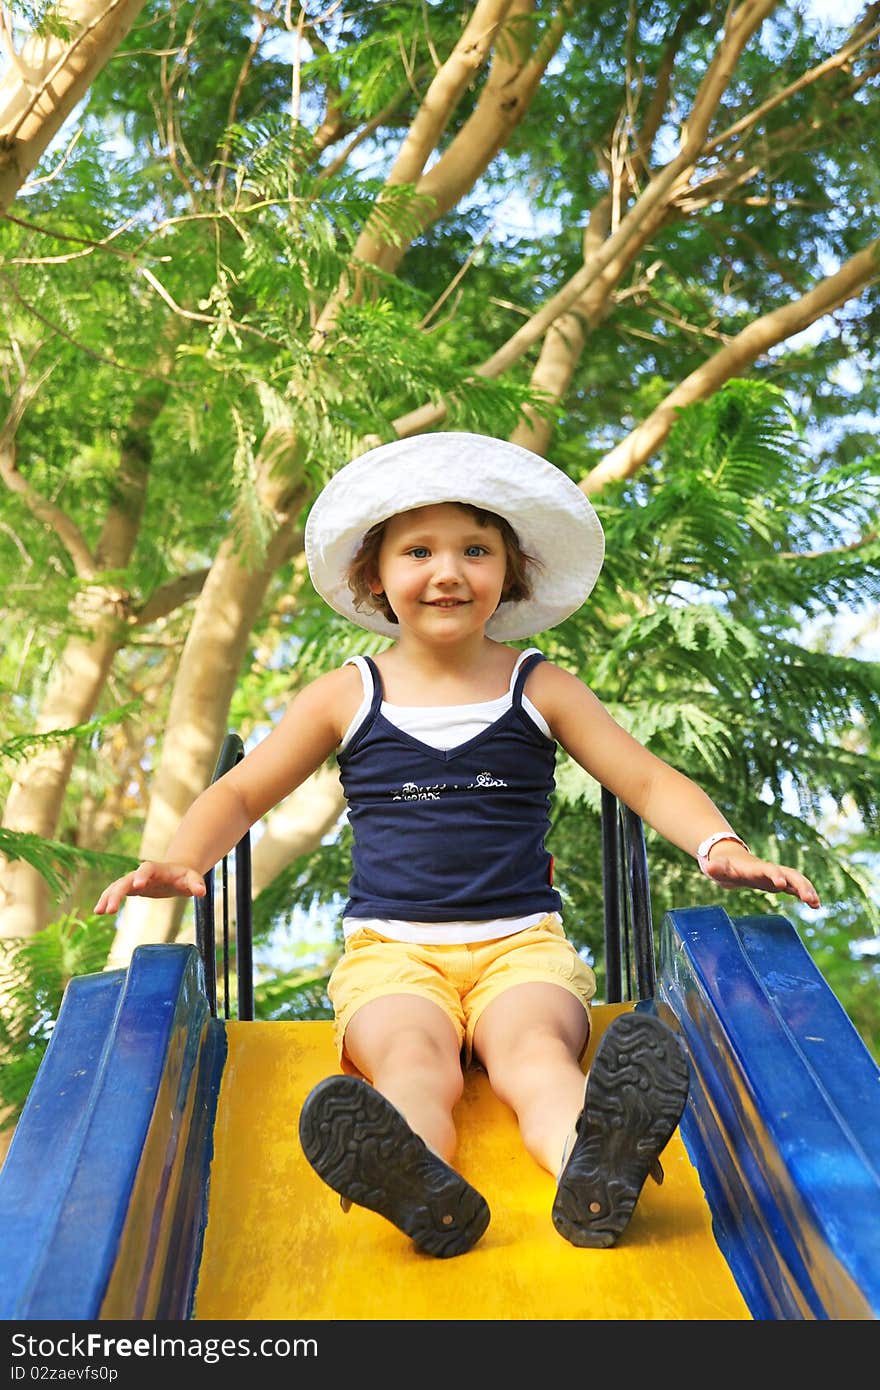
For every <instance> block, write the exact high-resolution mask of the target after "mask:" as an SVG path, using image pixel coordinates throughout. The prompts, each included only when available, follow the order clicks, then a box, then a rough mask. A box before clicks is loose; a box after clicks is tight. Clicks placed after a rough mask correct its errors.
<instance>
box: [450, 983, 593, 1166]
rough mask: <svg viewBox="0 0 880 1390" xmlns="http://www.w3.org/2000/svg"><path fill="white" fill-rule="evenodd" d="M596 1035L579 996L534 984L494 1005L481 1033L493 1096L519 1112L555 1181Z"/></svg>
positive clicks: (478, 1044)
mask: <svg viewBox="0 0 880 1390" xmlns="http://www.w3.org/2000/svg"><path fill="white" fill-rule="evenodd" d="M589 1028H590V1021H589V1016H588V1014H587V1012H586V1010H585V1009H584V1006H583V1004H581V1002H580V1000H579V999H577V998H576V997H575V995H573V994H571V993H570V992H569V991H568V990H567V989H564V988H563V987H562V986H561V985H552V984H541V983H535V984H522V985H513V986H512V987H511V988H510V989H508V990H505V992H504V993H503V994H501V995H499V996H498V998H497V999H493V1000H492V1003H491V1004H489V1005H488V1006H487V1007H486V1009H485V1010H484V1012H483V1013H482V1014H481V1016H480V1018H479V1020H478V1022H477V1026H476V1029H475V1030H474V1052H475V1053H476V1055H477V1057H478V1058H479V1060H480V1061H481V1062H482V1064H483V1066H484V1067H485V1068H486V1071H487V1073H488V1075H489V1082H490V1085H491V1086H492V1090H493V1091H494V1092H495V1094H496V1095H497V1096H498V1098H499V1099H500V1100H503V1101H504V1102H505V1104H507V1105H509V1106H510V1108H511V1109H512V1110H513V1111H514V1113H515V1115H516V1117H517V1120H518V1122H519V1128H520V1133H521V1134H522V1138H523V1143H524V1144H525V1146H526V1148H527V1149H528V1151H529V1153H530V1154H531V1155H532V1158H534V1159H535V1160H536V1161H537V1162H538V1163H540V1165H541V1167H542V1168H546V1169H547V1171H548V1172H549V1173H552V1174H553V1176H554V1177H557V1176H558V1174H559V1169H560V1166H561V1163H562V1156H563V1150H564V1148H565V1143H566V1140H567V1139H568V1136H569V1134H570V1133H571V1130H572V1128H573V1126H574V1123H575V1121H576V1119H577V1117H578V1115H579V1114H580V1112H581V1110H582V1109H583V1104H584V1074H583V1071H582V1070H581V1065H580V1060H579V1059H580V1056H581V1054H582V1052H583V1050H584V1047H585V1045H586V1042H587V1038H588V1036H589Z"/></svg>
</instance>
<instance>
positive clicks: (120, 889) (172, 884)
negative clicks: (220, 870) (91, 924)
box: [92, 860, 206, 916]
mask: <svg viewBox="0 0 880 1390" xmlns="http://www.w3.org/2000/svg"><path fill="white" fill-rule="evenodd" d="M205 891H206V890H205V880H204V879H203V878H202V875H201V874H199V873H196V871H195V869H190V868H189V867H188V866H187V865H186V864H156V863H153V862H152V861H151V860H147V861H146V862H145V863H143V864H139V865H138V867H137V868H136V869H134V870H132V872H131V873H130V874H124V875H123V876H122V878H117V879H116V880H115V882H113V883H111V884H110V886H109V888H105V889H104V891H103V893H102V894H101V896H100V898H99V899H98V901H97V902H96V903H95V906H94V907H93V908H92V911H93V912H94V913H96V914H97V915H98V916H101V915H102V914H103V913H106V912H118V910H119V908H120V907H121V906H122V902H123V900H124V899H125V898H128V897H134V898H203V897H204V896H205Z"/></svg>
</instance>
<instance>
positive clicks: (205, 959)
mask: <svg viewBox="0 0 880 1390" xmlns="http://www.w3.org/2000/svg"><path fill="white" fill-rule="evenodd" d="M243 757H244V744H243V743H242V741H241V739H240V738H239V736H238V734H227V735H226V737H225V739H224V740H223V746H222V748H221V749H220V756H219V757H218V759H217V766H216V767H215V769H214V776H213V777H212V778H211V781H212V783H214V782H216V781H217V780H218V779H219V778H220V777H222V776H223V775H224V773H226V772H229V770H230V768H233V767H235V765H236V763H239V762H241V760H242V758H243ZM232 854H233V855H234V862H235V971H236V989H237V993H236V1000H237V1012H238V1017H239V1019H241V1020H247V1021H250V1020H252V1019H253V1017H254V960H253V906H252V898H253V894H252V881H251V837H250V831H246V833H245V834H244V835H243V836H242V838H241V839H240V840H239V842H238V844H237V845H236V846H235V849H234V850H233V851H232ZM216 868H217V866H216V865H215V866H214V868H212V869H209V870H208V872H207V873H206V874H205V888H206V892H205V896H204V897H203V898H195V899H193V902H194V905H195V917H196V946H197V947H198V951H199V955H200V956H201V958H202V964H203V966H204V971H205V993H206V994H207V996H208V1004H209V1006H210V1009H211V1014H212V1016H213V1017H214V1018H216V1016H217V941H216V923H215V911H214V875H215V871H216ZM220 874H221V886H222V916H223V936H222V941H223V1016H224V1018H229V1017H230V1008H231V1005H230V990H229V855H228V854H226V855H224V856H223V859H222V860H221V861H220Z"/></svg>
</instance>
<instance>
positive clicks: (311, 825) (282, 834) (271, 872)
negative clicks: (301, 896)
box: [251, 765, 345, 898]
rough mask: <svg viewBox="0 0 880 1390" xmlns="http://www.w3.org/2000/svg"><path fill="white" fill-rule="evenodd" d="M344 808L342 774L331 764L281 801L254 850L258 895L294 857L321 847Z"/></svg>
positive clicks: (254, 882) (253, 878) (253, 869)
mask: <svg viewBox="0 0 880 1390" xmlns="http://www.w3.org/2000/svg"><path fill="white" fill-rule="evenodd" d="M344 809H345V797H344V796H343V795H342V787H341V785H340V782H339V773H338V771H337V769H336V768H335V767H331V766H329V765H327V766H325V767H320V768H318V771H317V772H313V773H312V775H311V777H309V778H308V779H307V780H306V781H305V782H303V784H302V786H301V787H297V789H296V791H294V792H292V793H291V794H290V796H288V797H286V798H285V799H284V801H282V802H280V803H279V805H278V806H276V807H275V810H274V811H272V812H271V813H270V814H269V815H268V816H267V817H266V819H265V822H264V824H263V830H262V834H261V835H260V837H259V839H258V840H256V843H255V844H254V846H253V849H252V850H251V882H252V886H253V895H254V897H255V898H256V896H257V895H258V894H259V893H261V892H262V891H263V889H264V888H267V887H268V886H269V884H270V883H271V882H272V881H273V879H275V878H277V877H278V875H279V874H280V873H281V872H282V871H283V870H284V869H286V868H287V866H288V864H290V863H291V861H292V860H294V859H297V858H299V856H300V855H301V854H308V853H309V852H310V851H311V850H313V849H317V847H318V845H319V844H320V843H321V841H322V840H323V838H324V836H325V835H326V834H328V833H329V831H331V830H332V829H333V827H334V825H335V824H336V822H337V821H338V820H339V817H340V816H341V815H342V812H343V810H344Z"/></svg>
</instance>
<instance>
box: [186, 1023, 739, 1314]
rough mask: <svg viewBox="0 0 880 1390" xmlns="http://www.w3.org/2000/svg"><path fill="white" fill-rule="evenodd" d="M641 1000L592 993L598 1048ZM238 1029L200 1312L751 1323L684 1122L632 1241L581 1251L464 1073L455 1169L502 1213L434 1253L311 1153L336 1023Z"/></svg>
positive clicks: (216, 1163)
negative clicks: (347, 1188) (444, 1255)
mask: <svg viewBox="0 0 880 1390" xmlns="http://www.w3.org/2000/svg"><path fill="white" fill-rule="evenodd" d="M631 1007H632V1006H631V1005H629V1004H612V1005H597V1006H594V1008H593V1034H592V1039H591V1044H590V1046H591V1049H592V1048H593V1047H595V1044H596V1042H597V1041H598V1039H599V1037H600V1036H601V1034H602V1031H603V1029H604V1028H605V1027H606V1026H607V1025H608V1023H609V1022H610V1021H611V1019H612V1018H613V1017H614V1016H615V1015H616V1014H618V1013H620V1012H622V1011H625V1010H627V1009H629V1008H631ZM226 1027H227V1040H228V1049H229V1050H228V1057H227V1061H226V1067H225V1070H224V1074H223V1080H222V1084H221V1088H220V1096H219V1101H218V1110H217V1119H216V1125H215V1131H214V1157H213V1162H212V1167H211V1175H210V1187H209V1202H208V1219H207V1226H206V1230H205V1241H204V1250H203V1255H202V1262H201V1268H200V1273H199V1281H198V1287H197V1290H196V1297H195V1307H194V1317H195V1318H196V1319H199V1320H210V1319H218V1320H220V1319H222V1320H225V1319H244V1320H256V1319H266V1320H284V1321H295V1320H300V1319H301V1320H304V1321H305V1320H310V1319H341V1320H364V1319H370V1320H373V1319H376V1320H397V1319H408V1320H412V1319H417V1320H432V1321H435V1320H443V1319H455V1320H459V1319H468V1320H477V1319H482V1320H496V1319H522V1320H525V1321H531V1320H557V1319H577V1320H583V1319H599V1320H615V1321H617V1320H628V1321H638V1320H662V1321H670V1320H676V1319H681V1320H686V1321H694V1320H702V1319H706V1320H711V1321H730V1320H751V1314H750V1313H749V1310H748V1308H747V1306H746V1304H745V1301H744V1300H743V1298H742V1295H741V1294H740V1293H739V1290H738V1289H737V1287H736V1284H735V1282H734V1280H733V1276H732V1275H731V1273H730V1270H729V1269H728V1266H727V1264H726V1262H725V1260H724V1257H723V1255H722V1254H721V1252H720V1250H719V1249H718V1247H717V1245H716V1244H715V1240H714V1237H713V1235H712V1229H711V1221H710V1215H709V1208H708V1205H707V1203H706V1199H705V1197H704V1195H703V1191H702V1188H701V1186H700V1182H699V1178H698V1175H697V1173H696V1171H695V1169H694V1168H693V1167H692V1165H691V1162H690V1160H689V1158H688V1156H687V1153H686V1151H685V1149H684V1146H683V1144H682V1142H681V1139H680V1137H679V1135H678V1133H677V1132H676V1134H674V1135H673V1137H672V1139H671V1140H670V1142H669V1144H668V1145H667V1147H666V1150H665V1152H664V1154H663V1167H664V1171H665V1175H666V1177H665V1182H664V1183H663V1185H662V1187H658V1186H657V1185H656V1184H655V1183H654V1182H652V1181H651V1180H650V1179H649V1180H648V1182H647V1183H646V1184H645V1188H644V1190H643V1193H642V1196H641V1198H640V1200H639V1204H638V1207H637V1209H636V1212H635V1214H634V1216H633V1218H632V1221H631V1222H630V1225H629V1226H628V1228H627V1230H626V1232H625V1234H624V1235H623V1237H622V1238H621V1241H620V1243H619V1244H618V1245H617V1246H615V1247H613V1248H612V1249H610V1250H579V1249H576V1248H575V1247H574V1246H572V1245H569V1244H568V1242H567V1241H565V1240H563V1239H562V1237H561V1236H559V1235H557V1233H556V1231H555V1230H554V1228H553V1225H552V1223H551V1220H550V1208H551V1206H552V1203H553V1195H554V1191H555V1184H554V1181H553V1179H552V1178H551V1177H550V1175H549V1174H548V1173H545V1172H543V1170H542V1169H540V1168H539V1167H538V1166H537V1164H535V1163H534V1162H533V1160H532V1159H531V1158H530V1157H529V1156H528V1154H527V1153H526V1152H525V1150H524V1148H523V1146H522V1143H521V1140H520V1138H519V1134H518V1131H517V1127H516V1122H515V1120H514V1117H513V1115H512V1114H511V1112H510V1111H509V1110H508V1109H507V1107H506V1106H504V1105H502V1104H501V1102H500V1101H498V1100H497V1099H496V1098H495V1097H494V1096H493V1094H492V1092H491V1090H490V1088H489V1084H488V1081H487V1079H486V1077H485V1075H484V1074H483V1073H482V1072H479V1071H474V1072H472V1073H470V1074H469V1076H468V1080H467V1086H466V1090H465V1094H464V1096H463V1098H462V1100H461V1102H460V1105H459V1107H458V1111H457V1117H458V1121H459V1125H458V1127H459V1136H460V1138H459V1152H458V1155H457V1157H456V1166H457V1167H459V1168H460V1169H461V1171H462V1172H463V1173H464V1174H465V1176H466V1177H467V1178H468V1180H469V1181H470V1182H472V1183H473V1184H474V1186H475V1187H477V1188H478V1189H479V1190H480V1191H481V1192H482V1193H483V1195H484V1197H485V1198H486V1200H487V1202H488V1203H489V1207H490V1209H491V1212H492V1221H491V1224H490V1226H489V1229H488V1230H487V1232H486V1234H485V1235H484V1236H483V1238H482V1240H481V1241H480V1242H479V1244H478V1245H476V1246H475V1247H474V1249H473V1250H471V1251H469V1252H468V1253H467V1254H466V1255H462V1256H459V1257H457V1258H455V1259H450V1260H438V1259H434V1258H432V1257H431V1256H427V1255H421V1254H419V1253H418V1252H417V1251H416V1250H415V1249H414V1248H413V1246H412V1244H411V1242H410V1241H409V1239H408V1238H407V1237H406V1236H404V1235H402V1234H401V1233H400V1232H399V1231H397V1230H396V1229H395V1228H394V1227H393V1226H391V1225H389V1224H388V1223H387V1222H386V1221H384V1220H383V1219H382V1218H381V1217H379V1216H377V1215H375V1214H374V1213H373V1212H369V1211H365V1210H364V1209H362V1208H358V1207H353V1208H352V1209H351V1211H350V1212H349V1213H348V1214H345V1213H343V1211H342V1210H341V1208H340V1205H339V1198H338V1197H337V1196H336V1194H335V1193H334V1192H332V1191H331V1190H330V1188H328V1187H326V1186H325V1184H324V1183H323V1182H321V1180H320V1179H319V1178H318V1177H317V1176H316V1175H315V1174H314V1172H313V1171H312V1169H311V1168H310V1167H309V1165H308V1163H307V1162H306V1160H305V1158H304V1157H303V1155H302V1152H301V1149H300V1146H299V1140H298V1135H297V1123H298V1119H299V1112H300V1108H301V1106H302V1103H303V1101H304V1099H305V1097H306V1095H307V1094H308V1092H309V1090H310V1089H311V1088H312V1086H314V1085H315V1083H316V1082H318V1081H320V1080H321V1079H322V1077H325V1076H328V1075H331V1074H332V1073H334V1072H336V1071H338V1066H337V1062H336V1055H335V1052H334V1049H333V1044H332V1038H331V1025H330V1024H329V1023H326V1022H318V1023H278V1022H273V1023H256V1022H246V1023H235V1022H229V1023H228V1024H227V1025H226Z"/></svg>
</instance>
